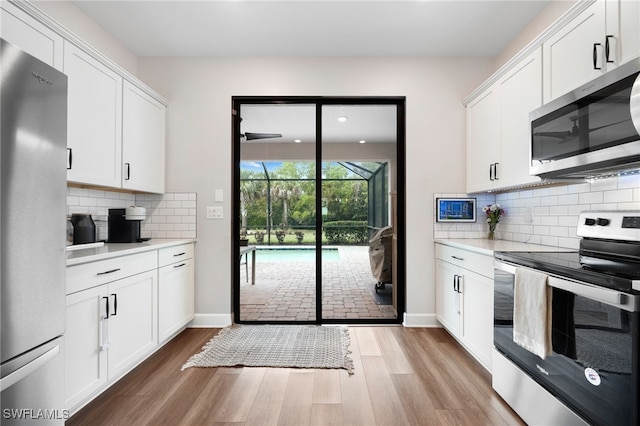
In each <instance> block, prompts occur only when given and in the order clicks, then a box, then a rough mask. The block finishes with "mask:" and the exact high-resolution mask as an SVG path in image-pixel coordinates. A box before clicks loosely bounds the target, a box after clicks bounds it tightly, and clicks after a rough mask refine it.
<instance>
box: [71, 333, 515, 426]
mask: <svg viewBox="0 0 640 426" xmlns="http://www.w3.org/2000/svg"><path fill="white" fill-rule="evenodd" d="M218 331H219V330H217V329H187V330H186V331H184V332H183V333H182V334H180V335H179V336H177V337H176V338H175V339H174V340H172V341H171V342H170V343H168V344H167V345H166V346H165V347H164V348H162V349H161V350H160V351H158V352H157V353H156V354H154V355H153V356H152V357H151V358H149V359H148V360H147V361H145V362H144V363H143V364H141V365H140V366H138V367H137V368H136V369H135V370H133V371H132V372H131V373H129V374H128V375H127V376H125V377H124V378H123V379H122V380H120V381H119V382H118V383H116V384H115V385H114V386H112V387H111V388H109V389H108V390H107V391H106V392H105V393H103V394H102V395H101V396H100V397H98V398H97V399H95V400H94V401H93V402H91V403H90V404H89V405H87V406H86V407H85V408H84V409H82V410H81V411H80V412H78V413H77V414H75V415H74V416H73V417H71V419H69V420H68V421H67V425H70V426H75V425H92V426H96V425H240V426H241V425H295V426H301V425H367V426H369V425H474V426H475V425H505V424H509V425H516V424H517V425H523V424H524V423H522V421H521V420H520V419H519V417H518V416H517V415H516V414H515V413H514V412H513V411H512V410H511V409H510V408H509V407H508V406H507V405H506V404H505V403H504V402H503V401H502V400H501V399H500V397H499V396H498V395H497V394H496V393H495V392H494V391H493V390H492V389H491V378H490V375H489V374H488V373H487V372H486V371H485V370H484V369H483V368H482V367H481V366H480V365H479V364H478V363H477V362H476V361H475V360H474V359H473V358H471V356H469V355H468V354H467V353H466V352H465V351H464V350H463V349H462V348H461V347H460V346H459V345H458V344H457V342H455V341H454V340H453V339H452V338H451V336H449V335H448V334H447V332H446V331H444V330H443V329H426V328H425V329H418V328H403V327H354V326H350V327H349V331H350V335H351V346H350V349H351V351H352V352H353V353H352V354H351V356H352V358H353V360H354V364H355V374H354V375H353V376H349V375H348V374H347V372H346V371H345V370H322V369H316V370H313V369H308V370H306V369H288V368H188V369H186V370H185V371H180V367H181V366H182V364H183V363H184V362H185V361H186V360H187V359H188V358H189V357H190V356H191V355H192V354H194V353H196V352H199V351H200V348H201V347H202V346H203V345H204V344H205V343H206V342H207V341H208V340H209V339H210V338H211V337H212V336H213V335H214V334H216V333H217V332H218Z"/></svg>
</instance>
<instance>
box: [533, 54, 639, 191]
mask: <svg viewBox="0 0 640 426" xmlns="http://www.w3.org/2000/svg"><path fill="white" fill-rule="evenodd" d="M530 120H531V146H530V148H531V149H530V159H531V163H530V165H529V172H530V174H532V175H537V176H540V177H542V178H549V179H554V178H590V177H597V176H602V175H607V174H612V173H619V172H621V171H626V170H633V171H637V170H640V58H637V59H635V60H633V61H631V62H628V63H626V64H624V65H622V66H620V67H618V68H615V69H613V70H612V71H609V72H608V73H606V74H604V75H602V76H600V77H598V78H597V79H595V80H593V81H591V82H589V83H587V84H585V85H583V86H581V87H579V88H578V89H576V90H574V91H572V92H570V93H567V94H566V95H564V96H562V97H560V98H558V99H555V100H553V101H551V102H549V103H548V104H545V105H544V106H542V107H540V108H538V109H536V110H534V111H533V112H531V114H530Z"/></svg>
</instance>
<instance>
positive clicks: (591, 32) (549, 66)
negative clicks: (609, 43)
mask: <svg viewBox="0 0 640 426" xmlns="http://www.w3.org/2000/svg"><path fill="white" fill-rule="evenodd" d="M605 23H606V20H605V1H604V0H598V1H596V2H595V3H594V4H593V5H591V6H590V7H589V8H588V9H586V10H585V11H584V12H582V13H581V14H580V15H578V16H577V17H576V18H575V19H573V20H572V21H571V22H570V23H569V24H567V25H566V26H565V27H564V28H562V29H561V30H560V31H558V32H557V33H556V34H554V35H553V36H552V37H551V38H550V39H549V40H547V41H546V42H545V43H543V45H542V48H543V57H544V102H545V103H546V102H549V101H550V100H552V99H555V98H557V97H559V96H561V95H564V94H565V93H567V92H569V91H571V90H573V89H575V88H577V87H578V86H580V85H581V84H584V83H587V82H588V81H590V80H592V79H594V78H596V77H598V76H600V75H602V74H604V72H605V71H606V63H605V61H604V47H605V41H606V37H605V35H606V28H605V27H606V25H605ZM594 48H595V52H596V64H595V66H594ZM597 68H599V69H597Z"/></svg>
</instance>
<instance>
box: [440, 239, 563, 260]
mask: <svg viewBox="0 0 640 426" xmlns="http://www.w3.org/2000/svg"><path fill="white" fill-rule="evenodd" d="M435 242H436V243H439V244H444V245H447V246H452V247H458V248H461V249H465V250H469V251H474V252H476V253H480V254H484V255H487V256H493V253H494V252H496V251H558V250H560V249H559V248H558V247H555V246H543V245H540V244H529V243H521V242H517V241H506V240H487V239H484V238H461V239H436V240H435Z"/></svg>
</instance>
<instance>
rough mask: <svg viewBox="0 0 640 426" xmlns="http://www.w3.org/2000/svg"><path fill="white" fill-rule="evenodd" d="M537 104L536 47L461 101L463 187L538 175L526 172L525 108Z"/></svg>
mask: <svg viewBox="0 0 640 426" xmlns="http://www.w3.org/2000/svg"><path fill="white" fill-rule="evenodd" d="M540 105H542V53H541V51H540V49H539V48H538V49H537V50H535V51H534V52H533V53H531V54H530V55H529V56H527V57H526V58H524V59H522V60H521V61H520V62H519V63H518V64H516V65H515V66H513V67H512V68H511V69H510V70H509V71H508V72H507V73H506V74H504V75H503V76H502V77H501V78H500V79H499V80H498V81H497V82H496V83H495V84H493V85H492V86H491V87H489V88H488V89H487V90H486V91H484V92H483V93H481V94H480V95H479V96H478V97H477V98H476V99H475V100H474V101H473V102H471V103H470V104H469V105H468V106H467V192H469V193H473V192H481V191H491V190H496V189H503V188H508V187H513V186H518V185H525V184H530V183H535V182H538V181H539V180H540V179H539V178H537V177H534V176H530V175H529V141H530V138H531V135H530V130H529V129H530V124H529V113H530V112H531V111H533V110H534V109H536V108H537V107H539V106H540Z"/></svg>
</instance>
